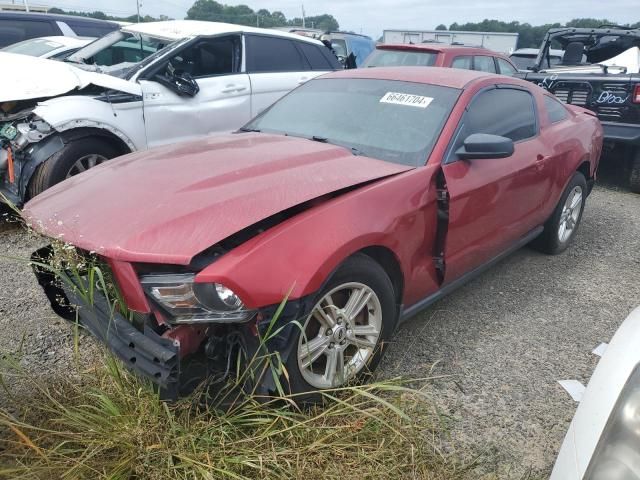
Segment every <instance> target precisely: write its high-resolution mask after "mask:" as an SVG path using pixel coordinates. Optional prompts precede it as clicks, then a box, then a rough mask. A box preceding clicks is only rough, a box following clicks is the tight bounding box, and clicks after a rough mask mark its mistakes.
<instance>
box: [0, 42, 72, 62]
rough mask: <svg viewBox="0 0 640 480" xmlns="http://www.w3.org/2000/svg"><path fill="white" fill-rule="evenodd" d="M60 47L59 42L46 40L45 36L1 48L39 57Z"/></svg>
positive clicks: (5, 50)
mask: <svg viewBox="0 0 640 480" xmlns="http://www.w3.org/2000/svg"><path fill="white" fill-rule="evenodd" d="M60 47H62V44H61V43H58V42H54V41H53V40H47V39H46V38H33V39H31V40H25V41H24V42H19V43H14V44H13V45H9V46H8V47H5V48H3V49H2V51H3V52H9V53H20V54H22V55H31V56H32V57H41V56H43V55H46V54H47V53H49V52H52V51H53V50H56V49H57V48H60Z"/></svg>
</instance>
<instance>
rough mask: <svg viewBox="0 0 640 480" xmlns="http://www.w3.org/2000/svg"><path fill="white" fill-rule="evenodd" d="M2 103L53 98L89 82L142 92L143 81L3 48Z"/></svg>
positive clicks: (127, 90)
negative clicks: (140, 82) (88, 70)
mask: <svg viewBox="0 0 640 480" xmlns="http://www.w3.org/2000/svg"><path fill="white" fill-rule="evenodd" d="M0 65H2V75H0V103H1V102H10V101H18V100H30V99H35V98H50V97H56V96H58V95H64V94H65V93H69V92H71V91H73V90H82V89H83V88H85V87H87V86H89V85H96V86H98V87H103V88H107V89H109V90H117V91H120V92H125V93H130V94H133V95H140V94H141V88H140V85H138V84H137V83H134V82H129V81H127V80H123V79H121V78H117V77H113V76H111V75H105V74H103V73H95V72H87V71H85V70H81V69H79V68H76V67H74V66H73V65H70V64H68V63H64V62H59V61H56V60H48V59H45V58H38V57H31V56H28V55H20V54H17V53H7V52H0Z"/></svg>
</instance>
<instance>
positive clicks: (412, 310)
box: [398, 226, 544, 323]
mask: <svg viewBox="0 0 640 480" xmlns="http://www.w3.org/2000/svg"><path fill="white" fill-rule="evenodd" d="M542 230H544V227H542V226H539V227H537V228H535V229H534V230H532V231H531V232H529V233H528V234H527V235H525V236H524V237H522V238H521V239H520V240H518V241H517V242H516V243H514V244H513V245H512V246H511V247H509V248H508V249H507V250H505V251H504V252H502V253H500V254H499V255H497V256H496V257H494V258H492V259H491V260H489V261H488V262H487V263H484V264H482V265H480V266H479V267H476V268H474V269H473V270H471V271H470V272H469V273H465V274H464V275H463V276H461V277H460V278H457V279H456V280H454V281H453V282H451V283H448V284H446V285H445V286H443V287H442V288H441V289H440V290H438V291H436V292H434V293H432V294H431V295H429V296H428V297H425V298H423V299H422V300H420V301H419V302H417V303H415V304H413V305H411V306H410V307H408V308H404V309H403V310H402V312H401V314H400V321H399V322H398V323H404V322H406V321H407V320H409V319H410V318H412V317H414V316H415V315H417V314H418V313H420V312H422V311H423V310H425V309H426V308H427V307H430V306H431V305H432V304H433V303H435V302H437V301H438V300H440V299H441V298H443V297H444V296H446V295H448V294H450V293H451V292H453V291H454V290H457V289H458V288H460V287H462V286H463V285H464V284H466V283H467V282H470V281H471V280H473V279H474V278H476V277H477V276H478V275H480V274H481V273H484V272H485V271H486V270H488V269H489V268H491V267H493V266H494V265H495V264H496V263H498V262H500V261H501V260H503V259H504V258H505V257H508V256H509V255H511V254H512V253H513V252H515V251H516V250H520V249H521V248H522V247H524V246H525V245H526V244H527V243H529V242H531V241H532V240H533V239H534V238H536V237H537V236H538V235H540V234H541V233H542Z"/></svg>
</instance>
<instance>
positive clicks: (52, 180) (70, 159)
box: [27, 137, 120, 198]
mask: <svg viewBox="0 0 640 480" xmlns="http://www.w3.org/2000/svg"><path fill="white" fill-rule="evenodd" d="M119 154H120V152H119V151H118V149H117V148H116V147H114V146H113V145H111V144H110V143H109V141H108V140H106V139H103V138H99V137H85V138H80V139H78V140H72V141H71V142H69V143H67V144H66V145H65V146H64V148H63V149H62V150H60V151H59V152H57V153H55V154H53V155H51V156H50V157H49V158H48V159H47V160H45V161H44V162H43V163H42V164H40V165H39V166H38V168H37V169H36V171H35V173H34V174H33V177H31V181H30V182H29V187H28V192H27V193H28V197H29V198H33V197H35V196H36V195H38V194H40V193H42V192H44V191H45V190H46V189H48V188H50V187H52V186H54V185H55V184H56V183H60V182H61V181H63V180H65V179H67V178H69V177H73V176H75V175H78V174H80V173H82V172H85V171H87V170H89V169H90V168H93V167H95V166H96V165H99V164H101V163H104V162H106V161H107V160H110V159H112V158H114V157H117V156H118V155H119Z"/></svg>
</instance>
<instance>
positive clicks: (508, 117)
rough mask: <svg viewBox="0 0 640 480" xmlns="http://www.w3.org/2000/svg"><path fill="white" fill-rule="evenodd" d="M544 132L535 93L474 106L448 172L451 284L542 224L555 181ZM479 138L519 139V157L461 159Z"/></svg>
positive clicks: (496, 91) (515, 92) (486, 99)
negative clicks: (464, 147) (466, 147)
mask: <svg viewBox="0 0 640 480" xmlns="http://www.w3.org/2000/svg"><path fill="white" fill-rule="evenodd" d="M501 87H504V85H503V86H501ZM538 131H539V127H538V116H537V108H536V104H535V100H534V98H533V95H531V93H530V92H529V91H528V90H525V89H522V88H518V87H513V88H497V87H492V88H489V89H485V90H482V91H480V92H479V93H478V94H477V95H476V96H475V97H474V99H473V100H472V102H471V103H470V105H469V107H468V108H467V112H466V113H465V115H464V117H463V119H462V120H461V123H460V125H459V127H458V130H457V133H456V135H455V138H454V140H453V142H452V144H451V145H450V148H449V151H448V153H447V156H446V159H445V161H444V165H443V167H442V169H443V173H444V176H445V181H446V187H447V190H448V194H449V225H448V231H447V237H446V243H445V263H446V276H445V281H450V280H454V279H456V278H458V277H460V276H461V275H462V274H464V273H466V272H468V271H470V270H472V269H473V268H476V267H478V266H480V265H482V264H484V263H486V262H487V261H489V260H491V259H492V258H494V257H496V256H497V255H498V254H500V253H501V252H502V251H504V250H505V249H507V248H508V247H509V246H511V245H513V244H514V243H516V242H517V241H518V240H519V239H521V238H522V237H524V236H525V235H527V233H528V232H530V231H532V230H533V229H535V228H536V227H537V226H539V225H540V224H541V223H542V222H543V220H542V219H541V217H540V213H539V209H540V207H541V206H543V205H544V203H545V199H546V197H547V191H548V189H549V188H550V182H551V174H550V172H548V171H547V170H546V169H545V168H544V162H543V160H544V159H545V158H546V154H547V148H548V147H546V146H545V144H544V143H543V142H542V141H541V139H540V136H539V133H538ZM474 133H487V134H493V135H500V136H503V137H508V138H510V139H512V140H513V141H514V153H513V155H512V156H510V157H507V158H495V159H491V158H489V159H483V160H470V161H467V160H461V159H459V158H458V157H457V155H456V151H457V150H458V149H459V148H460V147H462V145H463V144H464V140H465V139H466V138H467V137H468V136H469V135H471V134H474Z"/></svg>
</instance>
